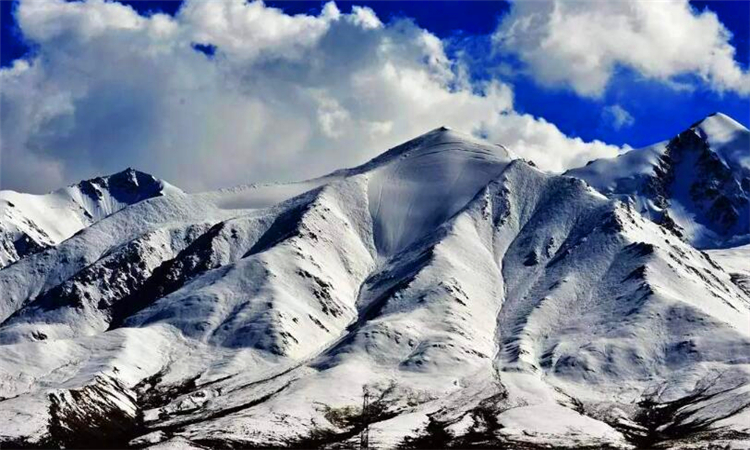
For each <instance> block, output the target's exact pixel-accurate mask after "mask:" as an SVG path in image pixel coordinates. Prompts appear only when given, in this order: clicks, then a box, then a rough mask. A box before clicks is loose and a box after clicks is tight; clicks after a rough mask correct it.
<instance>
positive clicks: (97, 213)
mask: <svg viewBox="0 0 750 450" xmlns="http://www.w3.org/2000/svg"><path fill="white" fill-rule="evenodd" d="M177 192H179V190H178V189H177V188H175V187H173V186H170V185H169V184H168V183H166V182H164V181H162V180H157V179H156V178H154V177H152V176H151V175H148V174H145V173H142V172H138V171H136V170H133V169H127V170H124V171H122V172H119V173H116V174H114V175H110V176H107V177H100V178H94V179H92V180H86V181H82V182H80V183H78V184H75V185H73V186H68V187H65V188H62V189H59V190H57V191H55V192H50V193H49V194H45V195H32V194H23V193H19V192H14V191H0V268H1V267H4V266H7V265H8V264H11V263H13V262H15V261H17V260H19V259H21V258H23V257H24V256H26V255H29V254H31V253H36V252H38V251H40V250H43V249H45V248H48V247H51V246H54V245H57V244H59V243H60V242H62V241H64V240H65V239H67V238H69V237H70V236H72V235H73V234H75V233H77V232H78V231H80V230H81V229H83V228H85V227H87V226H89V225H91V224H93V223H95V222H97V221H99V220H101V219H103V218H104V217H107V216H108V215H110V214H112V213H114V212H117V211H119V210H120V209H122V208H124V207H126V206H128V205H132V204H134V203H137V202H139V201H141V200H146V199H148V198H151V197H155V196H158V195H165V194H167V193H177Z"/></svg>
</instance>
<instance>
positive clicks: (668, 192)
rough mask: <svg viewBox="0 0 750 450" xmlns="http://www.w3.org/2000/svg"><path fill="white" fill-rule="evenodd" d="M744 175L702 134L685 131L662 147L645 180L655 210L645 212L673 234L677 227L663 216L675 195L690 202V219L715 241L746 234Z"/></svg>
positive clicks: (748, 213) (748, 202)
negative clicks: (655, 163) (652, 173)
mask: <svg viewBox="0 0 750 450" xmlns="http://www.w3.org/2000/svg"><path fill="white" fill-rule="evenodd" d="M748 187H750V178H749V177H748V176H745V175H744V174H742V173H741V172H738V171H737V170H733V169H732V168H731V167H729V166H728V165H727V164H726V163H725V162H724V161H723V160H722V158H721V157H720V156H719V155H718V154H717V153H716V152H715V151H714V150H712V149H711V147H710V146H709V143H708V141H707V139H706V137H705V136H702V135H701V133H699V131H698V130H696V129H692V128H691V129H688V130H686V131H684V132H682V133H680V134H679V135H677V136H676V137H675V138H674V139H672V140H671V141H670V142H669V144H668V145H667V149H666V151H665V153H664V154H663V155H662V156H661V157H660V158H659V161H658V163H657V165H656V166H655V168H654V175H653V176H651V177H650V178H649V179H648V180H647V182H646V192H644V193H645V194H646V196H647V197H648V198H649V199H650V200H651V201H652V202H653V203H654V205H655V206H656V207H657V208H659V209H660V210H661V211H659V212H655V211H652V212H651V214H650V215H651V218H652V220H654V221H655V222H657V223H659V224H661V225H663V226H664V227H666V228H668V229H670V230H672V231H673V232H674V233H675V234H677V235H678V236H682V235H683V231H684V230H682V229H681V227H680V226H679V225H677V224H676V223H675V221H674V219H673V217H671V216H670V214H669V208H670V206H672V205H673V203H674V201H675V199H678V198H679V200H680V201H682V202H683V203H684V202H686V201H687V202H688V203H691V204H689V205H683V206H685V207H689V208H690V209H691V210H692V211H693V212H694V213H695V214H696V216H695V217H696V221H697V222H698V223H699V224H700V225H702V226H704V227H706V228H707V229H708V230H710V231H711V232H713V233H715V235H716V236H717V238H718V240H720V241H721V240H728V239H731V238H732V237H733V236H742V235H747V234H749V233H750V219H749V218H750V189H748Z"/></svg>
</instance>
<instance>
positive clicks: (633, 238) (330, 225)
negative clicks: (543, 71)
mask: <svg viewBox="0 0 750 450" xmlns="http://www.w3.org/2000/svg"><path fill="white" fill-rule="evenodd" d="M749 139H750V131H748V130H747V129H746V128H744V127H743V126H742V125H740V124H738V123H737V122H735V121H734V120H732V119H731V118H729V117H727V116H725V115H722V114H714V115H712V116H709V117H707V118H705V119H703V120H702V121H700V122H698V123H696V124H694V125H692V126H690V127H689V128H688V129H686V130H685V131H684V132H682V133H680V134H678V135H677V136H675V137H674V138H673V139H670V140H668V141H665V142H662V143H659V144H655V145H653V146H649V147H646V148H642V149H634V150H631V151H629V152H627V153H623V154H621V155H620V156H618V157H615V158H611V159H602V160H596V161H592V162H591V163H589V164H588V165H586V166H585V167H581V168H577V169H573V170H570V171H568V172H566V173H565V174H552V173H546V172H543V171H540V170H538V169H537V168H536V167H534V165H533V164H532V163H529V162H527V161H524V160H523V159H521V158H518V157H517V156H515V154H514V153H512V151H511V150H508V149H506V148H504V147H503V146H501V145H497V144H492V143H489V142H485V141H482V140H479V139H476V138H474V137H472V136H469V135H464V134H462V133H459V132H456V131H452V130H450V129H447V128H444V127H443V128H438V129H435V130H433V131H430V132H428V133H426V134H424V135H422V136H419V137H417V138H415V139H413V140H411V141H409V142H406V143H404V144H402V145H400V146H398V147H395V148H393V149H390V150H388V151H387V152H385V153H383V154H382V155H380V156H378V157H376V158H375V159H373V160H371V161H369V162H367V163H365V164H363V165H361V166H358V167H355V168H350V169H342V170H338V171H336V172H333V173H331V174H329V175H326V176H323V177H320V178H316V179H312V180H307V181H303V182H297V183H287V184H267V185H248V186H239V187H235V188H227V189H222V190H218V191H212V192H203V193H192V194H191V193H186V192H183V191H182V190H180V189H178V188H176V187H174V186H172V185H170V184H169V183H167V182H165V181H162V180H159V179H156V178H154V177H153V176H151V175H148V174H145V173H142V172H138V171H136V170H133V169H127V170H125V171H123V172H120V173H117V174H114V175H110V176H108V177H101V178H96V179H93V180H88V181H83V182H81V183H79V184H77V185H74V186H70V187H67V188H63V189H61V190H59V191H55V192H53V193H50V194H46V195H41V196H40V195H30V194H20V193H16V192H12V191H0V267H2V268H0V423H1V424H2V426H0V446H9V447H65V448H71V447H72V448H86V447H88V448H92V447H93V448H104V447H115V448H122V447H149V448H157V449H168V448H253V447H290V448H319V447H325V448H352V447H360V448H364V447H367V448H446V447H456V448H521V449H536V448H549V447H550V446H552V447H565V448H655V447H656V448H707V447H708V446H710V445H724V446H726V445H729V446H735V447H737V448H743V446H745V447H748V446H750V262H749V261H750V140H749Z"/></svg>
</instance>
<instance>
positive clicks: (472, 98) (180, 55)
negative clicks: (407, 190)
mask: <svg viewBox="0 0 750 450" xmlns="http://www.w3.org/2000/svg"><path fill="white" fill-rule="evenodd" d="M17 17H18V20H19V24H20V28H21V30H22V31H23V33H24V35H25V36H26V37H27V38H28V39H30V40H32V41H34V42H35V43H36V47H37V53H36V55H35V56H34V57H33V59H31V60H30V62H28V63H27V62H17V63H16V64H15V66H14V67H12V68H8V69H3V70H2V71H0V82H2V90H0V106H1V107H2V110H1V114H2V117H1V118H2V121H1V123H0V126H1V127H2V128H1V129H0V131H2V144H1V145H2V148H1V150H2V157H3V159H2V166H1V167H0V170H1V171H2V179H1V181H2V186H3V187H4V188H14V189H22V190H31V191H41V190H47V189H52V188H56V187H58V186H60V185H62V184H64V183H70V182H74V181H76V180H78V179H81V178H86V177H90V176H93V175H98V174H102V173H108V172H113V171H117V170H121V169H122V168H124V167H126V166H133V167H137V168H139V169H141V170H145V171H148V172H151V173H153V174H155V175H156V176H160V177H163V178H165V179H168V180H170V181H172V182H174V183H175V184H177V185H178V186H181V187H184V188H186V189H188V190H200V189H209V188H217V187H223V186H227V185H231V184H239V183H246V182H254V181H271V180H292V179H299V178H305V177H311V176H316V175H320V174H322V173H325V172H327V171H330V170H334V169H337V168H340V167H342V166H351V165H355V164H359V163H362V162H364V161H366V160H367V159H369V158H371V157H374V156H376V155H377V154H379V153H380V152H382V151H384V150H385V149H387V148H389V147H391V146H393V145H396V144H399V143H401V142H403V141H405V140H407V139H410V138H412V137H415V136H417V135H418V134H420V133H423V132H426V131H428V130H430V129H432V128H435V127H437V126H440V125H447V126H450V127H453V128H455V129H458V130H463V131H466V132H474V133H483V134H485V135H487V136H489V137H490V138H491V139H493V140H494V141H496V142H500V143H503V144H504V145H506V146H508V147H510V148H511V149H513V150H514V151H516V153H519V154H521V155H523V156H525V157H527V158H531V159H536V160H537V161H536V162H537V163H538V165H540V166H541V167H543V168H547V169H550V170H561V169H563V168H566V167H569V166H570V165H576V164H578V163H579V162H585V161H586V160H588V159H590V158H592V157H595V156H605V155H613V154H616V152H617V150H618V148H617V147H614V146H608V145H605V144H603V143H600V142H593V143H585V142H583V141H581V140H580V139H569V138H567V137H566V136H565V135H563V134H562V133H561V132H560V131H559V130H558V129H557V128H556V127H555V126H554V125H552V124H550V123H547V122H545V121H543V120H539V119H535V118H534V117H532V116H528V115H520V114H517V113H515V112H514V111H513V93H512V90H511V88H510V87H509V86H508V85H506V84H503V83H501V82H499V81H492V82H483V83H479V84H478V83H472V82H471V81H469V79H468V77H466V76H465V73H466V70H465V68H462V67H461V65H460V63H458V62H457V61H454V60H451V59H450V58H448V57H447V56H446V54H445V52H444V50H443V44H442V42H441V41H440V39H438V38H437V37H435V36H434V35H432V34H431V33H429V32H428V31H426V30H423V29H421V28H419V27H417V26H416V25H415V24H414V23H413V22H411V21H408V20H400V21H395V22H391V23H388V24H383V23H382V22H381V21H380V20H379V19H378V18H377V16H376V15H375V13H374V12H373V11H372V10H370V9H368V8H354V9H353V11H352V13H350V14H342V13H341V12H340V11H339V10H338V8H336V6H335V5H334V4H333V3H329V4H328V5H326V6H325V7H324V8H323V11H322V12H321V14H320V15H317V16H310V15H295V16H290V15H287V14H285V13H283V12H282V11H280V10H278V9H274V8H270V7H267V6H265V5H263V4H262V3H260V2H252V3H245V2H243V1H241V0H232V1H221V2H219V1H211V2H206V1H201V0H191V1H188V2H187V3H186V5H184V6H183V7H182V9H181V10H180V12H179V13H178V14H177V15H176V16H175V17H169V16H166V15H161V14H157V15H153V16H150V17H142V16H139V15H138V14H137V13H136V12H135V11H133V10H132V9H131V8H130V7H127V6H123V5H120V4H117V3H112V2H104V1H102V0H90V1H88V2H85V3H82V2H74V3H68V2H64V1H60V0H57V1H53V0H44V1H36V0H24V1H23V2H22V3H21V4H20V6H19V8H18V12H17ZM194 43H201V44H205V45H214V46H216V49H217V50H216V53H215V55H214V56H213V57H207V56H206V55H204V54H203V53H200V52H198V51H196V50H195V49H193V48H192V44H194Z"/></svg>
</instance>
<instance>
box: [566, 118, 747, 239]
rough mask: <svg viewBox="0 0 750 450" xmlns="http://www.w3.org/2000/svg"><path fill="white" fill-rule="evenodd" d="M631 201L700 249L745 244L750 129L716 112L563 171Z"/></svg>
mask: <svg viewBox="0 0 750 450" xmlns="http://www.w3.org/2000/svg"><path fill="white" fill-rule="evenodd" d="M567 174H568V175H570V176H575V177H578V178H582V179H584V180H586V181H587V182H588V183H589V184H591V185H592V186H594V187H595V188H596V189H598V190H600V191H601V192H603V193H605V194H607V195H613V196H622V197H629V198H631V199H632V200H633V201H634V202H635V204H636V206H637V207H638V209H639V210H640V211H641V212H642V213H643V214H645V215H646V216H647V217H649V218H651V219H652V220H655V221H656V222H658V223H661V224H663V225H666V226H668V227H670V228H672V229H673V230H674V231H675V232H676V233H678V234H679V235H681V236H683V237H684V238H685V239H686V240H688V241H689V242H691V243H692V244H693V245H695V246H696V247H698V248H716V247H727V246H734V245H738V244H741V243H747V242H750V131H748V129H747V128H745V127H743V126H742V125H740V124H739V123H737V122H736V121H734V120H733V119H731V118H729V117H727V116H726V115H723V114H721V113H716V114H713V115H711V116H709V117H707V118H705V119H704V120H702V121H700V122H698V123H696V124H694V125H692V126H691V127H690V128H689V129H687V130H685V131H684V132H682V133H680V134H679V135H677V136H676V137H675V138H674V139H671V140H670V141H666V142H662V143H659V144H655V145H653V146H650V147H646V148H642V149H636V150H632V151H629V152H627V153H625V154H622V155H620V156H618V157H616V158H610V159H600V160H596V161H592V162H590V163H589V164H588V165H586V166H585V167H582V168H579V169H573V170H571V171H569V172H568V173H567Z"/></svg>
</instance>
